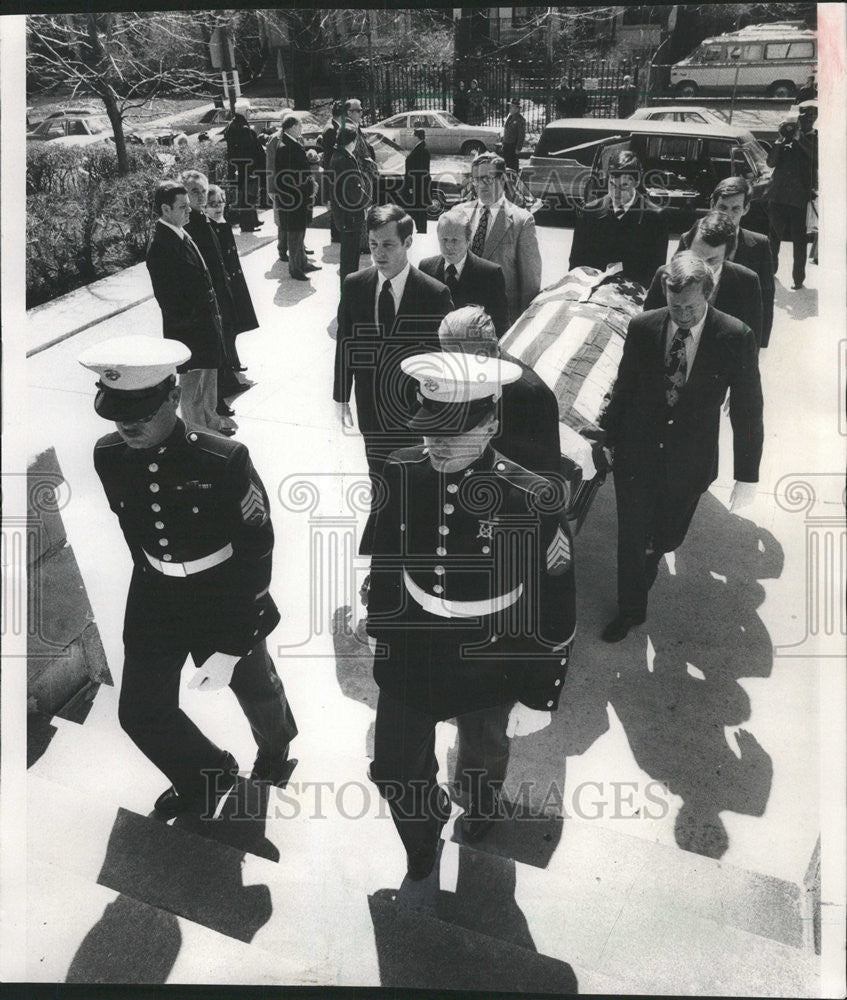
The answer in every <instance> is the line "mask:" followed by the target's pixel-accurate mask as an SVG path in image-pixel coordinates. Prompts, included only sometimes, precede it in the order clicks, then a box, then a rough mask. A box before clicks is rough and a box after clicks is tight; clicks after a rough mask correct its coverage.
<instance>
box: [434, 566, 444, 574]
mask: <svg viewBox="0 0 847 1000" xmlns="http://www.w3.org/2000/svg"><path fill="white" fill-rule="evenodd" d="M435 575H436V576H444V567H443V566H436V567H435Z"/></svg>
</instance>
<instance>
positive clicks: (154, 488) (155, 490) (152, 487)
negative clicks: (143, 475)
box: [150, 483, 159, 493]
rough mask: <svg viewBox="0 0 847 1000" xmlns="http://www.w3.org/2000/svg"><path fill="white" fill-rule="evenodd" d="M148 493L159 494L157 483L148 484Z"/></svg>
mask: <svg viewBox="0 0 847 1000" xmlns="http://www.w3.org/2000/svg"><path fill="white" fill-rule="evenodd" d="M150 492H151V493H158V492H159V484H158V483H150Z"/></svg>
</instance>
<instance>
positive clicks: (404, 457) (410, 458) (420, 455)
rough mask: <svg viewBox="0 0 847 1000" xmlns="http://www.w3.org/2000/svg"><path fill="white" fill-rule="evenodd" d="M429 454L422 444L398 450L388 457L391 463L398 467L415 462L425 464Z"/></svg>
mask: <svg viewBox="0 0 847 1000" xmlns="http://www.w3.org/2000/svg"><path fill="white" fill-rule="evenodd" d="M427 455H428V452H427V450H426V448H425V447H424V446H423V445H422V444H416V445H412V446H411V447H410V448H398V449H397V451H392V452H391V454H390V455H389V456H388V461H389V462H394V463H396V464H397V465H409V464H413V463H415V462H425V461H426V459H427Z"/></svg>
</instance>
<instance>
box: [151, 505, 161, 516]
mask: <svg viewBox="0 0 847 1000" xmlns="http://www.w3.org/2000/svg"><path fill="white" fill-rule="evenodd" d="M161 509H162V508H161V505H160V504H157V503H151V504H150V510H153V511H155V512H156V513H157V514H158V513H159V511H160V510H161Z"/></svg>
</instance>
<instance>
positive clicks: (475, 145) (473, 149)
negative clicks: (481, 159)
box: [460, 139, 486, 156]
mask: <svg viewBox="0 0 847 1000" xmlns="http://www.w3.org/2000/svg"><path fill="white" fill-rule="evenodd" d="M485 149H486V146H485V143H484V142H480V141H479V140H478V139H471V140H470V141H469V142H463V143H462V148H461V150H460V152H461V154H462V156H476V155H477V154H478V153H484V152H485Z"/></svg>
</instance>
